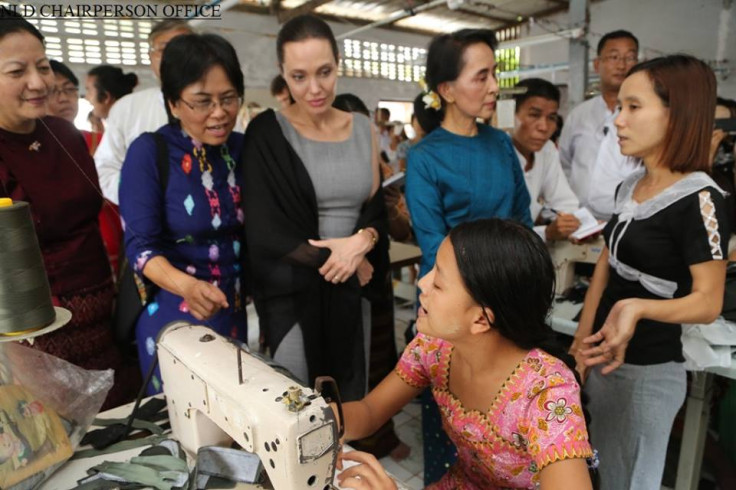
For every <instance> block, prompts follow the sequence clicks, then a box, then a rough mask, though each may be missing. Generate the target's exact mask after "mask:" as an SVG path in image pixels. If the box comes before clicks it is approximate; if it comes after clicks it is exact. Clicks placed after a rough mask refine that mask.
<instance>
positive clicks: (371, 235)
mask: <svg viewBox="0 0 736 490" xmlns="http://www.w3.org/2000/svg"><path fill="white" fill-rule="evenodd" d="M361 233H367V234H368V236H369V237H370V239H371V247H375V246H376V242H378V238H377V237H376V235H374V234H373V232H372V231H370V230H367V229H366V228H361V229H360V230H358V235H360V234H361Z"/></svg>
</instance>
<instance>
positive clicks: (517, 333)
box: [449, 218, 555, 349]
mask: <svg viewBox="0 0 736 490" xmlns="http://www.w3.org/2000/svg"><path fill="white" fill-rule="evenodd" d="M449 237H450V242H451V243H452V246H453V248H454V249H455V257H456V259H457V265H458V269H459V270H460V275H461V276H462V278H463V282H464V283H465V287H466V288H467V290H468V292H469V293H470V296H471V297H472V298H473V299H474V300H475V302H476V303H478V304H480V305H482V306H486V307H488V308H490V309H491V311H493V314H494V317H495V320H494V322H493V328H495V329H496V330H497V331H498V332H499V333H500V334H501V335H502V336H503V337H505V338H507V339H509V340H510V341H512V342H513V343H514V344H516V345H517V346H519V347H520V348H522V349H531V348H533V347H541V344H542V343H544V342H546V341H547V340H548V339H549V338H550V337H553V336H554V333H553V331H552V329H551V328H550V327H549V326H548V325H547V324H546V318H547V314H548V313H549V310H550V308H551V306H552V300H553V298H554V290H555V268H554V265H552V259H551V258H550V256H549V252H548V251H547V247H546V245H545V244H544V243H543V242H542V240H541V239H540V238H539V237H538V236H537V235H536V234H535V233H534V232H533V231H532V230H530V229H528V228H526V227H525V226H522V225H520V224H518V223H516V222H514V221H510V220H502V219H497V218H493V219H482V220H477V221H470V222H466V223H462V224H460V225H457V226H456V227H455V228H453V229H452V230H451V231H450V235H449Z"/></svg>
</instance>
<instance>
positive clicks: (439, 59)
mask: <svg viewBox="0 0 736 490" xmlns="http://www.w3.org/2000/svg"><path fill="white" fill-rule="evenodd" d="M479 43H481V44H485V45H487V46H488V47H489V48H491V51H494V52H495V51H496V48H497V47H498V41H496V34H495V33H494V32H493V30H491V29H461V30H459V31H456V32H453V33H451V34H440V35H439V36H435V37H434V38H433V39H432V41H431V42H430V43H429V49H428V52H427V72H426V82H427V87H428V88H429V90H432V91H434V92H436V93H437V94H438V95H439V90H437V87H439V86H440V84H442V83H445V82H452V81H453V80H457V77H459V76H460V72H462V71H463V68H464V67H465V62H464V60H463V55H464V54H465V50H466V49H467V48H468V47H469V46H472V45H473V44H479ZM440 100H441V101H442V108H441V109H440V110H438V111H433V112H434V113H433V114H431V117H432V118H434V119H436V120H437V122H436V125H435V127H436V126H439V125H440V123H441V122H442V119H443V118H444V117H445V101H444V99H442V97H441V96H440ZM428 114H429V112H428Z"/></svg>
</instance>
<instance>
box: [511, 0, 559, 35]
mask: <svg viewBox="0 0 736 490" xmlns="http://www.w3.org/2000/svg"><path fill="white" fill-rule="evenodd" d="M568 7H569V5H568V4H567V2H565V4H564V5H562V4H560V5H558V6H557V7H550V8H548V9H545V10H540V11H539V12H535V13H533V14H531V15H525V16H524V17H523V19H522V20H521V22H519V21H514V22H509V23H508V24H505V25H502V26H501V27H499V28H498V29H499V30H500V29H506V28H507V27H516V26H518V25H521V24H524V23H526V22H529V18H530V17H534V18H535V19H541V18H543V17H549V16H550V15H554V14H558V13H560V12H566V11H567V9H568Z"/></svg>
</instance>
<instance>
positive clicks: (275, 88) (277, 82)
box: [271, 74, 289, 97]
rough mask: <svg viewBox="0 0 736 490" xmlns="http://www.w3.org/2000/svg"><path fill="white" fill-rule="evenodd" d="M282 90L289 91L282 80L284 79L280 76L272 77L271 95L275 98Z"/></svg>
mask: <svg viewBox="0 0 736 490" xmlns="http://www.w3.org/2000/svg"><path fill="white" fill-rule="evenodd" d="M284 90H289V86H288V85H286V80H284V77H283V76H282V75H281V74H279V75H276V76H275V77H273V80H271V95H273V96H274V97H276V96H277V95H278V94H280V93H281V92H283V91H284Z"/></svg>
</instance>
